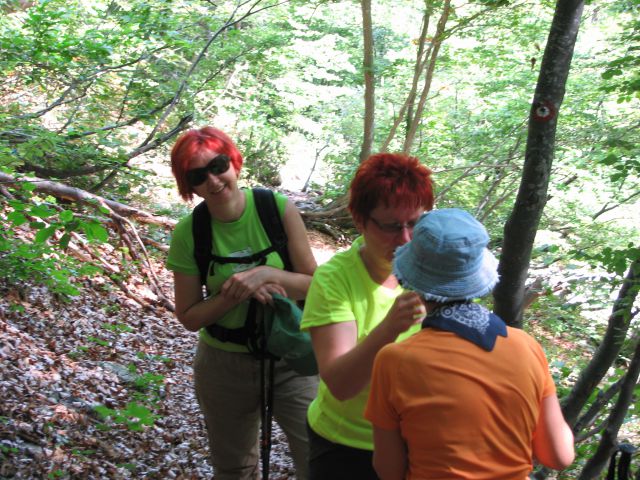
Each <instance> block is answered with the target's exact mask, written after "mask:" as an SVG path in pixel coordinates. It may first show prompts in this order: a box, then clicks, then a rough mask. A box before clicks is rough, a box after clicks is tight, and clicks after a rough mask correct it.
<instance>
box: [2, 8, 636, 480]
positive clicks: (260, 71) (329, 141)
mask: <svg viewBox="0 0 640 480" xmlns="http://www.w3.org/2000/svg"><path fill="white" fill-rule="evenodd" d="M561 1H562V0H561ZM362 3H363V4H364V3H365V2H362ZM559 3H561V2H559ZM0 8H1V9H2V15H0V52H1V53H0V69H1V71H2V77H1V79H0V202H1V203H0V222H1V224H2V228H1V229H0V269H1V270H2V272H3V277H4V281H3V284H2V288H3V289H6V290H10V289H14V288H17V287H18V286H20V288H22V286H23V285H24V284H31V285H45V286H46V287H47V288H49V289H50V291H51V292H52V294H55V295H60V296H61V298H73V296H74V295H76V294H77V293H78V288H79V285H81V284H82V279H83V278H86V277H87V276H91V275H97V274H105V275H107V276H108V277H109V278H110V279H111V280H112V281H113V282H114V283H115V284H117V285H119V286H121V287H122V288H124V289H126V288H127V278H128V275H129V274H131V273H134V272H143V273H144V274H145V275H146V276H147V278H148V281H149V282H150V284H151V286H152V289H153V290H154V292H155V293H156V295H157V301H158V302H160V303H161V304H163V305H165V306H168V307H170V303H171V302H170V300H168V298H167V297H168V295H167V292H163V291H162V289H161V288H160V287H159V286H158V282H157V279H154V275H153V273H152V272H153V269H152V267H151V261H150V259H149V257H150V256H156V257H160V258H161V256H162V251H163V246H166V243H167V238H168V235H169V234H170V227H171V225H172V221H174V220H175V219H176V218H179V217H180V216H181V215H182V214H184V213H185V212H186V211H188V208H189V207H188V206H185V205H181V204H179V203H177V202H175V201H170V200H166V196H167V194H166V191H167V190H168V189H171V188H172V182H171V178H170V176H169V175H167V157H168V149H169V148H170V146H171V144H172V142H173V140H175V137H176V136H177V135H178V134H179V133H180V132H181V131H183V130H184V129H186V128H189V127H191V126H200V125H205V124H212V125H215V126H217V127H219V128H221V129H223V130H225V131H227V132H229V133H230V134H231V135H232V136H233V138H234V139H236V141H237V143H238V145H239V147H240V150H241V151H242V152H243V154H244V156H245V165H244V167H243V181H244V182H246V184H247V185H251V184H264V185H269V186H279V185H281V184H282V186H284V187H287V188H290V189H302V188H303V187H304V189H305V190H308V191H309V192H312V194H313V196H314V198H315V200H316V203H317V205H318V207H319V210H318V211H317V212H308V213H309V216H308V217H307V218H308V220H309V225H313V226H315V227H316V228H327V229H328V231H335V227H336V226H338V227H340V228H345V227H349V226H350V225H349V224H348V222H347V223H346V224H345V218H344V215H340V214H338V215H335V216H332V214H331V213H328V214H327V213H326V212H333V211H335V210H332V207H333V206H334V205H335V201H336V200H338V199H339V198H340V197H342V196H343V195H344V193H345V189H346V186H347V185H348V182H349V179H350V178H351V174H352V173H353V171H354V170H355V168H356V167H357V165H358V162H359V160H360V154H361V151H362V145H363V128H364V124H363V118H364V116H365V109H364V94H365V77H366V74H367V73H369V74H371V75H370V77H369V81H371V82H372V83H371V86H372V87H374V88H375V110H374V118H372V119H371V120H372V125H373V129H372V131H371V132H370V136H371V142H372V144H371V146H372V150H373V151H376V150H380V149H383V148H385V149H388V150H391V151H401V150H403V149H404V150H407V151H408V152H409V153H410V154H411V155H415V156H416V157H418V158H419V159H421V161H422V162H424V163H425V164H426V165H428V166H429V168H431V169H432V170H433V171H434V178H435V181H436V186H437V188H436V193H437V205H438V207H440V208H443V207H449V206H455V207H461V208H465V209H467V210H469V211H471V212H472V213H473V214H474V215H475V216H477V217H478V218H479V219H480V220H481V221H483V222H484V223H485V224H486V225H487V227H488V229H489V230H490V232H491V236H492V239H493V243H492V248H494V249H496V250H499V248H500V246H501V243H502V235H503V230H502V229H503V226H504V224H505V222H506V219H507V218H508V216H509V214H510V212H511V210H512V208H513V204H514V199H515V195H516V193H517V191H518V187H519V185H520V181H521V176H522V165H523V161H524V154H525V144H526V138H527V129H528V124H527V118H528V115H529V109H530V106H531V98H532V95H533V92H534V90H535V87H536V81H537V78H538V69H539V67H540V63H541V61H542V54H543V52H544V50H545V42H546V41H547V37H548V34H549V26H550V22H551V18H552V17H553V13H554V8H555V5H554V4H553V3H551V2H548V1H533V0H523V1H514V2H510V1H503V0H498V1H496V0H476V1H471V2H450V1H448V0H439V1H423V2H420V1H410V2H394V1H388V0H380V1H374V2H371V20H372V22H371V24H372V30H371V32H372V40H373V50H372V52H371V53H372V55H373V56H372V58H373V64H372V67H367V69H365V68H363V52H364V51H366V49H365V48H364V46H365V45H364V44H363V34H362V18H363V17H362V10H361V4H360V3H358V2H354V1H328V0H327V1H317V2H307V1H300V0H291V1H288V2H279V1H275V0H273V1H268V0H253V1H237V2H213V1H206V0H203V1H189V0H181V1H173V0H131V1H127V2H123V1H116V0H105V1H102V0H97V1H94V2H85V1H83V0H73V1H66V0H65V1H61V0H41V1H37V2H30V1H24V0H4V1H2V2H0ZM639 8H640V6H639V4H638V1H637V0H618V1H613V0H605V1H602V2H593V3H589V4H587V5H586V6H585V9H584V12H583V15H582V22H581V26H580V32H579V35H578V40H577V43H576V46H575V51H574V54H573V61H572V63H571V71H570V74H569V78H568V82H567V84H566V93H565V95H564V103H563V105H562V110H561V111H560V115H559V119H558V129H557V136H556V142H555V149H554V159H553V165H552V178H551V181H550V184H549V191H548V198H547V200H546V206H545V210H544V213H543V216H542V218H541V222H540V225H539V230H538V234H537V236H536V244H535V247H534V250H533V253H532V264H531V269H530V274H529V278H530V285H529V287H530V292H529V293H530V300H531V301H530V306H529V308H528V310H527V311H526V312H525V324H526V325H528V328H542V329H544V331H547V332H551V334H552V335H560V336H564V335H568V336H569V337H570V338H571V339H572V341H576V342H578V343H577V344H578V345H580V348H579V349H578V350H577V351H575V352H561V351H560V352H554V354H553V355H552V356H553V358H555V359H556V361H555V362H554V372H555V373H556V374H557V377H558V378H557V380H558V383H559V385H560V386H561V387H560V388H561V393H562V394H568V393H569V391H570V387H571V385H572V384H573V383H574V382H575V381H576V378H577V377H578V376H579V375H580V372H581V371H582V368H583V367H584V366H585V365H586V364H587V362H588V360H589V358H590V356H591V355H592V352H594V351H596V348H597V347H598V345H600V342H601V340H602V338H604V336H605V335H606V333H607V329H608V328H610V327H611V318H612V317H615V316H616V312H618V311H620V308H619V307H620V304H619V303H618V304H617V303H616V299H618V300H619V299H620V297H619V293H620V291H621V289H623V288H624V286H625V283H624V282H625V278H627V282H629V281H631V284H630V289H631V291H630V292H627V293H628V295H627V296H626V297H624V298H626V299H627V300H628V299H632V302H631V305H623V308H622V310H624V312H625V315H626V316H625V318H624V319H623V321H622V324H623V325H624V327H625V330H624V332H625V335H624V336H623V337H622V338H620V339H617V340H616V342H618V343H619V345H618V347H619V349H618V350H619V353H617V354H616V355H615V357H614V358H613V360H611V362H610V365H607V368H609V367H611V368H610V369H609V371H608V373H607V375H606V376H605V378H604V379H603V380H602V382H599V384H598V385H594V388H593V389H592V392H591V393H590V396H589V398H588V399H587V401H588V405H587V406H592V405H594V404H597V402H598V399H601V398H602V397H603V395H602V393H603V392H608V391H610V387H612V386H613V385H616V382H618V381H619V380H621V379H622V377H623V375H624V373H623V372H624V368H623V367H625V366H628V365H629V363H630V362H631V359H632V358H633V352H634V349H635V345H636V344H637V342H638V320H637V318H636V314H637V311H638V309H637V303H636V304H635V305H636V306H635V307H634V304H633V301H635V298H636V296H637V290H638V271H637V269H638V262H639V261H640V244H639V243H638V238H639V235H638V234H639V227H638V225H639V220H640V215H639V213H638V211H639V210H640V209H638V198H640V141H639V140H640V138H639V137H640V134H639V130H640V129H639V128H638V127H639V125H640V108H638V107H639V106H640V105H639V103H640V68H639V67H640V65H639V64H640V60H639V59H640V20H638V19H639V18H640V16H639V15H638V13H639V12H638V10H639ZM445 12H446V15H445ZM436 47H437V48H436ZM421 49H423V50H421ZM421 52H422V53H421ZM422 54H424V57H420V55H422ZM429 55H431V56H429ZM417 61H418V62H421V61H422V62H424V63H422V64H420V65H421V67H422V69H418V68H417V67H416V65H417ZM427 82H428V83H427ZM425 85H426V87H427V88H423V87H424V86H425ZM412 92H413V93H412ZM421 94H423V97H422V98H421ZM412 95H413V97H412ZM407 98H412V101H411V102H407ZM419 100H421V101H422V102H423V103H422V105H420V103H419ZM405 107H406V108H405ZM407 139H410V141H407ZM407 147H409V148H407ZM169 198H171V197H170V196H169ZM128 206H132V207H134V208H128ZM323 207H324V208H325V210H324V212H325V214H323V213H322V211H323V210H322V208H323ZM318 212H320V213H319V214H318ZM314 215H315V216H314ZM318 215H319V216H318ZM318 219H319V220H318ZM105 245H106V246H108V247H109V248H112V249H114V250H115V251H118V252H119V253H120V255H121V258H122V264H121V265H117V266H110V265H106V264H105V263H104V262H103V261H102V262H101V260H100V255H99V254H97V253H96V252H97V251H98V250H97V248H98V246H101V247H100V248H104V246H105ZM629 279H631V280H629ZM634 292H635V294H634ZM616 308H618V310H615V309H616ZM612 309H613V310H612ZM546 346H548V347H549V348H552V346H551V344H549V345H546ZM618 367H620V368H618ZM618 385H619V384H618ZM634 385H635V384H634ZM596 387H597V388H596ZM616 391H617V390H616ZM614 402H615V398H614V397H613V396H609V397H607V399H606V401H604V402H603V404H602V405H600V407H601V408H599V409H597V414H594V415H593V416H592V418H589V419H585V418H584V417H581V420H582V421H583V423H584V425H582V427H583V430H582V431H581V432H580V435H579V436H578V438H579V443H578V445H579V454H580V458H579V460H578V462H577V463H576V466H575V468H574V469H573V470H571V471H570V472H568V473H567V476H566V477H562V478H575V476H576V472H577V471H579V470H580V469H581V468H582V466H584V464H585V463H586V462H587V459H588V458H590V457H591V456H592V455H593V454H594V452H595V451H596V449H597V445H598V439H599V438H600V436H601V434H602V432H603V431H604V429H605V427H606V420H607V418H608V413H609V412H610V411H611V410H613V409H614V407H615V403H614ZM639 407H640V405H639V397H638V387H637V385H636V386H635V393H634V394H633V400H632V401H631V402H630V406H629V407H628V408H627V409H626V410H625V412H624V415H623V417H624V420H625V422H627V423H629V422H632V424H633V422H635V425H638V414H639V413H638V408H639ZM585 408H586V407H585ZM636 440H637V437H636Z"/></svg>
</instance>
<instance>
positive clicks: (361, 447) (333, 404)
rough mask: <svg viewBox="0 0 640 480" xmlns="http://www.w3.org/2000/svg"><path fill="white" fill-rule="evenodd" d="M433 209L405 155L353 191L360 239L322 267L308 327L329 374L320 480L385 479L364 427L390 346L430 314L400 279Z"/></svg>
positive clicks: (313, 462)
mask: <svg viewBox="0 0 640 480" xmlns="http://www.w3.org/2000/svg"><path fill="white" fill-rule="evenodd" d="M433 201H434V199H433V190H432V183H431V171H430V170H429V169H428V168H427V167H425V166H424V165H421V164H420V162H419V161H418V159H416V158H414V157H409V156H406V155H402V154H391V153H380V154H376V155H372V156H371V157H369V158H368V159H367V160H365V161H364V162H363V163H362V164H361V165H360V167H359V168H358V170H357V172H356V174H355V177H354V179H353V181H352V182H351V187H350V200H349V210H350V212H351V216H352V217H353V221H354V223H355V225H356V227H357V229H358V231H359V232H360V234H361V236H360V237H359V238H357V239H356V240H355V242H354V243H353V245H352V246H351V248H350V249H349V250H347V251H345V252H341V253H338V254H336V255H335V256H334V257H333V258H332V259H331V260H329V261H328V262H327V263H325V264H323V265H321V266H320V267H318V269H317V270H316V272H315V274H314V276H313V281H312V282H311V287H310V288H309V293H308V295H307V300H306V303H305V308H304V313H303V317H302V323H301V328H302V329H305V330H308V331H309V332H310V333H311V339H312V342H313V349H314V352H315V355H316V360H317V362H318V367H319V370H320V385H319V386H318V396H317V397H316V398H315V399H314V401H313V402H312V403H311V405H310V406H309V412H308V414H307V421H308V427H309V449H310V450H309V456H310V467H309V471H310V478H311V479H312V480H314V479H318V480H321V479H322V480H324V479H329V480H340V479H344V480H352V479H358V480H365V479H376V478H377V476H376V473H375V471H374V470H373V466H372V458H373V430H372V426H371V424H370V423H369V422H368V421H367V420H365V418H364V407H365V404H366V401H367V397H368V394H369V381H370V379H371V369H372V366H373V360H374V358H375V355H376V353H377V352H378V351H379V350H380V349H381V348H382V347H383V346H385V345H387V344H389V343H392V342H395V341H397V340H401V339H404V338H406V337H407V336H409V335H411V334H413V333H415V332H417V331H418V330H419V328H420V325H419V323H420V319H421V317H423V316H424V314H425V312H424V307H423V305H422V303H421V301H420V297H419V296H418V295H417V294H416V293H414V292H407V291H405V290H403V288H402V287H401V286H400V285H399V284H398V280H397V279H396V277H395V276H394V275H393V273H392V271H391V262H392V260H393V252H394V250H395V249H396V248H397V247H399V246H401V245H403V244H405V243H407V242H408V241H409V240H410V239H411V236H412V235H413V226H414V225H415V223H416V222H417V221H418V219H419V218H420V216H421V215H422V214H423V213H424V212H425V211H426V210H431V209H432V208H433Z"/></svg>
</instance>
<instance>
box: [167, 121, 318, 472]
mask: <svg viewBox="0 0 640 480" xmlns="http://www.w3.org/2000/svg"><path fill="white" fill-rule="evenodd" d="M241 167H242V155H241V154H240V152H239V151H238V149H237V148H236V146H235V145H234V143H233V142H232V141H231V139H230V138H229V137H228V136H227V135H226V134H225V133H223V132H222V131H220V130H218V129H215V128H212V127H204V128H200V129H193V130H189V131H187V132H186V133H184V134H183V135H182V136H181V137H180V138H178V140H177V141H176V144H175V145H174V147H173V149H172V151H171V168H172V171H173V175H174V176H175V178H176V183H177V185H178V191H179V192H180V195H181V196H182V198H183V199H184V200H191V199H192V198H193V196H194V195H196V196H198V197H201V198H202V199H203V200H204V202H205V203H206V207H207V210H208V213H209V215H210V217H211V225H212V230H213V232H214V234H213V253H214V254H215V255H216V256H220V257H245V256H249V255H252V254H254V253H257V252H260V251H262V250H264V249H266V248H268V247H269V246H270V242H269V238H268V236H267V234H266V232H265V230H264V228H263V227H262V223H261V222H260V218H259V216H258V213H257V210H256V205H255V202H254V196H253V192H252V190H245V189H240V188H238V176H239V174H240V168H241ZM274 195H275V199H276V205H277V207H278V211H279V213H280V216H281V218H282V223H283V226H284V230H285V233H286V235H287V238H288V244H287V245H288V251H289V256H290V258H291V263H292V266H293V271H285V270H284V263H283V259H281V258H280V255H279V254H278V253H277V252H271V253H269V254H268V255H267V257H266V259H265V260H266V261H265V262H264V263H263V264H260V265H255V264H249V265H247V264H243V263H223V264H220V263H216V264H215V268H209V269H208V270H209V274H208V277H207V280H206V281H207V289H208V292H210V294H209V295H208V296H207V297H206V298H203V295H202V286H201V285H200V274H199V269H198V266H197V263H196V260H195V258H194V239H193V232H192V225H193V214H190V215H188V216H186V217H185V218H183V219H182V220H181V221H180V222H179V223H178V224H177V225H176V227H175V230H174V232H173V237H172V239H171V247H170V250H169V255H168V259H167V267H168V268H169V269H170V270H172V271H173V274H174V282H175V287H174V290H175V306H176V317H177V318H178V320H179V321H180V323H182V324H183V325H184V326H185V328H187V329H188V330H191V331H194V332H195V331H199V337H200V339H199V342H198V347H197V351H196V357H195V360H194V379H195V389H196V395H197V398H198V403H199V405H200V408H201V409H202V412H203V414H204V417H205V423H206V427H207V433H208V437H209V448H210V451H211V462H212V464H213V467H214V470H215V477H216V479H245V478H247V479H249V478H258V477H259V468H258V466H259V454H258V428H259V425H260V413H261V412H260V410H261V409H260V405H261V399H260V395H261V381H260V380H261V375H262V373H261V365H260V360H258V359H256V358H255V357H253V356H252V355H250V354H249V353H248V349H247V346H246V343H244V344H243V343H234V342H233V341H227V340H228V337H225V336H224V335H222V334H220V332H225V331H226V332H228V331H232V330H233V331H238V330H239V329H241V328H242V327H243V326H244V324H245V320H246V317H247V312H248V308H249V301H250V300H251V299H255V300H257V301H258V302H260V303H262V304H265V303H271V301H272V295H273V294H279V295H282V296H285V297H288V298H290V299H292V300H301V299H304V298H305V296H306V293H307V290H308V288H309V284H310V282H311V276H312V275H313V272H314V270H315V268H316V261H315V259H314V257H313V254H312V252H311V248H310V246H309V242H308V238H307V232H306V229H305V226H304V223H303V221H302V218H301V216H300V213H299V211H298V210H297V208H296V207H295V205H294V204H293V203H292V202H291V201H289V200H288V199H287V197H286V196H284V195H282V194H279V193H275V192H274ZM212 325H215V328H211V326H212ZM273 385H274V400H273V401H274V403H273V414H274V417H275V418H276V420H277V421H278V423H279V424H280V426H281V427H282V429H283V431H284V432H285V434H286V435H287V439H288V441H289V447H290V450H291V455H292V457H293V460H294V463H295V467H296V475H297V477H298V478H300V479H304V478H307V456H308V442H307V434H306V426H305V416H306V410H307V406H308V404H309V402H310V401H311V400H312V399H313V398H314V396H315V393H316V388H317V376H301V375H298V374H297V373H296V372H294V371H293V370H292V369H291V368H289V367H288V366H287V365H286V363H285V362H284V361H282V360H279V361H277V362H276V363H275V377H274V383H273Z"/></svg>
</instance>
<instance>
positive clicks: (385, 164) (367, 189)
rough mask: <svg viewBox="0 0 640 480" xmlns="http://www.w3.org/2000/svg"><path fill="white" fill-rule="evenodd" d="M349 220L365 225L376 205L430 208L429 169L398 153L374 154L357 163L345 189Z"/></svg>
mask: <svg viewBox="0 0 640 480" xmlns="http://www.w3.org/2000/svg"><path fill="white" fill-rule="evenodd" d="M349 193H350V198H349V211H350V212H351V216H352V217H353V220H354V221H356V222H360V223H366V221H367V220H368V219H369V214H370V213H371V210H373V209H374V208H376V207H377V206H378V205H379V204H380V202H384V205H385V206H387V207H389V206H392V207H397V206H400V207H402V206H406V207H410V208H413V207H415V208H419V207H423V208H424V209H425V210H431V209H432V208H433V201H434V198H433V184H432V180H431V170H429V169H428V168H427V167H425V166H424V165H422V164H421V163H420V162H419V161H418V159H417V158H415V157H409V156H408V155H404V154H401V153H377V154H375V155H371V156H370V157H369V158H367V159H366V160H365V161H364V162H362V163H361V164H360V166H359V167H358V170H357V171H356V174H355V176H354V177H353V180H352V181H351V186H350V187H349Z"/></svg>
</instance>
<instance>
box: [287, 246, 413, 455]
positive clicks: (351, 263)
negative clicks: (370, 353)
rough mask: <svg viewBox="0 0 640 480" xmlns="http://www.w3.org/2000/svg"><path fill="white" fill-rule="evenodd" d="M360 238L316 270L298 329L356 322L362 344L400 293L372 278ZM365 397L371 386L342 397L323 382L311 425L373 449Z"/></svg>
mask: <svg viewBox="0 0 640 480" xmlns="http://www.w3.org/2000/svg"><path fill="white" fill-rule="evenodd" d="M363 242H364V240H363V238H362V237H359V238H358V239H356V241H355V242H354V243H353V245H352V246H351V248H350V249H349V250H347V251H345V252H340V253H338V254H336V255H335V256H334V257H333V258H332V259H331V260H329V261H328V262H327V263H325V264H323V265H320V266H319V267H318V268H317V270H316V272H315V273H314V275H313V280H312V281H311V287H310V288H309V292H308V294H307V298H306V301H305V306H304V312H303V315H302V322H301V324H300V328H301V329H302V330H308V329H309V328H311V327H319V326H322V325H328V324H331V323H339V322H350V321H353V320H355V321H356V326H357V329H358V336H357V341H358V342H361V341H362V340H363V339H364V338H365V337H366V336H367V335H369V333H371V331H372V330H373V329H374V328H375V327H376V326H377V325H378V324H379V323H380V322H381V321H382V320H383V319H384V317H385V315H386V314H387V312H388V311H389V309H390V308H391V306H392V305H393V302H394V301H395V299H396V297H397V296H398V295H400V294H401V293H402V292H403V291H404V290H403V289H402V287H397V288H395V289H393V290H391V289H388V288H385V287H383V286H381V285H379V284H377V283H375V282H374V281H373V280H371V277H370V276H369V272H367V269H366V268H365V266H364V264H363V262H362V259H361V257H360V254H359V250H360V248H361V247H362V245H363ZM419 328H420V326H419V325H416V326H414V327H412V328H411V329H409V331H407V332H405V333H404V334H402V335H401V336H400V337H398V339H399V340H402V339H404V338H407V337H408V336H410V335H412V334H413V333H415V332H416V331H418V330H419ZM368 395H369V387H367V388H365V389H363V390H362V391H361V392H360V393H358V395H356V396H355V397H353V398H351V399H349V400H345V401H340V400H337V399H336V398H335V397H334V396H333V395H332V394H331V392H330V391H329V388H328V387H327V385H326V384H325V383H324V382H323V381H322V380H321V381H320V385H319V386H318V395H317V397H316V398H315V399H314V400H313V402H311V405H310V406H309V411H308V413H307V418H308V420H309V424H310V425H311V427H312V428H313V430H314V431H315V432H316V433H317V434H318V435H320V436H322V437H324V438H326V439H327V440H330V441H332V442H334V443H340V444H342V445H347V446H349V447H354V448H360V449H364V450H373V436H372V435H373V429H372V427H371V424H370V423H369V422H368V421H367V420H365V418H364V407H365V404H366V402H367V397H368Z"/></svg>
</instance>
